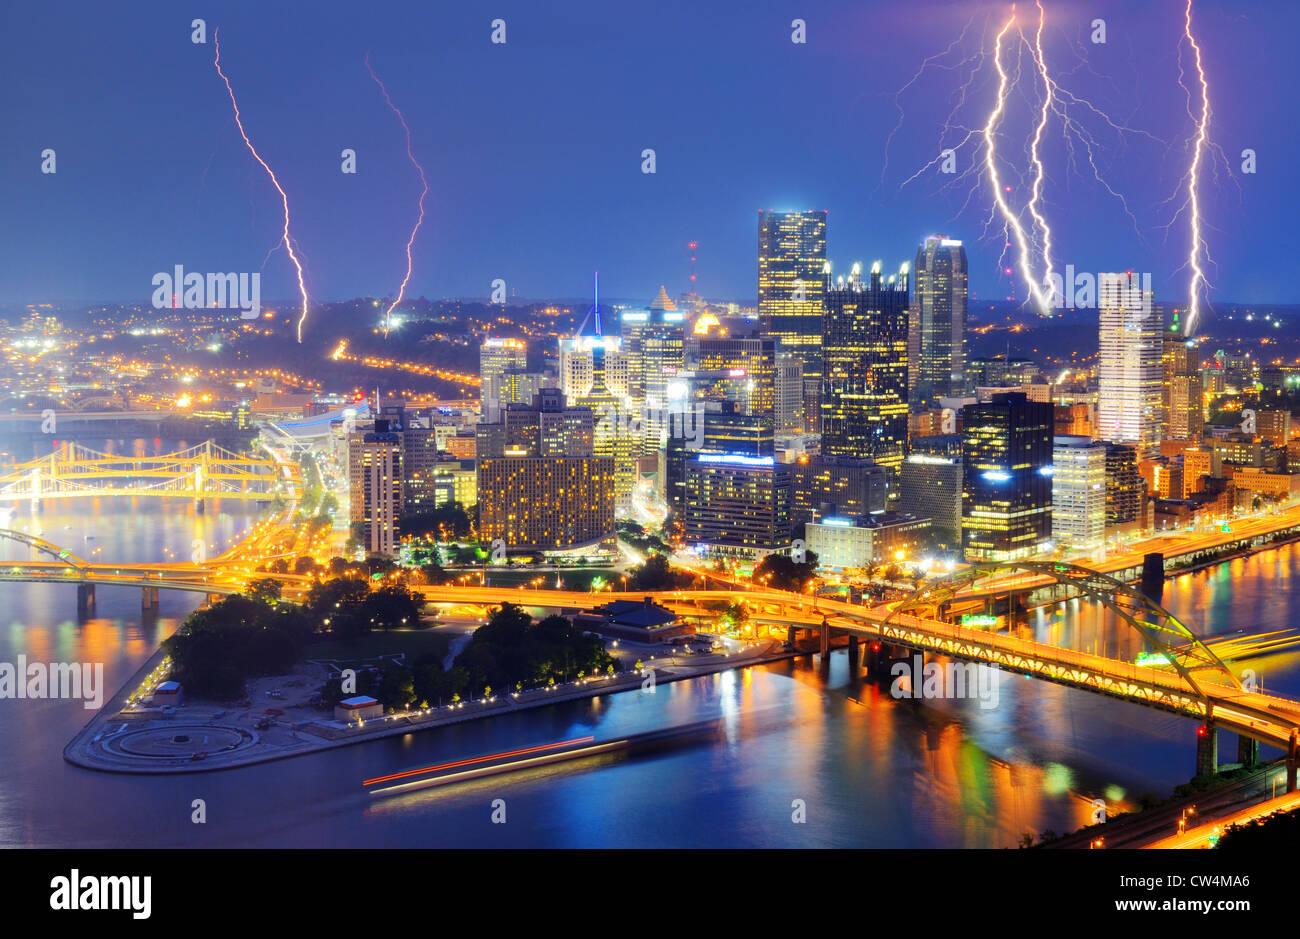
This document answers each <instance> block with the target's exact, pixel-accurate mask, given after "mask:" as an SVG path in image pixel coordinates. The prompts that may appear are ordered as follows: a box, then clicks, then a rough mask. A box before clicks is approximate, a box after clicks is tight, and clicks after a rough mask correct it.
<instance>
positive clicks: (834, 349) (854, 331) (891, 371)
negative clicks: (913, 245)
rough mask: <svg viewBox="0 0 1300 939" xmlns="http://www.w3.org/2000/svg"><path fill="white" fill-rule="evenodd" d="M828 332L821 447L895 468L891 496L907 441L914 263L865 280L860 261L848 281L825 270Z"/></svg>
mask: <svg viewBox="0 0 1300 939" xmlns="http://www.w3.org/2000/svg"><path fill="white" fill-rule="evenodd" d="M826 278H827V287H826V294H825V296H826V301H825V302H826V315H825V317H824V318H823V323H824V325H823V338H822V362H823V368H822V393H821V413H822V421H821V424H822V453H825V454H827V455H829V456H855V457H867V458H870V459H872V460H875V461H876V462H877V463H879V464H880V465H881V466H883V467H885V468H886V470H888V472H889V474H890V490H891V491H890V497H891V499H892V498H895V497H896V496H897V491H898V470H899V466H900V465H901V464H902V462H903V455H904V453H905V452H906V449H907V306H908V304H907V301H908V266H907V264H906V263H905V264H903V266H902V269H901V270H900V272H899V273H898V274H897V275H893V274H891V275H890V276H889V279H888V280H885V279H883V278H882V277H881V274H880V262H879V261H877V262H876V263H875V264H874V265H873V266H872V268H871V279H870V281H868V282H865V283H864V282H863V280H862V277H861V269H860V267H859V265H856V264H855V265H854V266H853V272H852V274H851V275H850V277H849V279H848V281H847V282H846V281H845V280H844V278H843V277H841V278H840V279H839V281H838V282H837V283H836V284H835V285H833V286H832V285H831V284H830V283H829V281H830V274H829V272H828V273H827V274H826Z"/></svg>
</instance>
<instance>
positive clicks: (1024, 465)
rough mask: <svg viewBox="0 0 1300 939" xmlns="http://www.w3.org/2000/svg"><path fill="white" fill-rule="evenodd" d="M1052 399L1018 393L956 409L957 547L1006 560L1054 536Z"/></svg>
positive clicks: (969, 554)
mask: <svg viewBox="0 0 1300 939" xmlns="http://www.w3.org/2000/svg"><path fill="white" fill-rule="evenodd" d="M1053 416H1054V412H1053V410H1052V406H1051V405H1050V404H1043V403H1041V402H1037V401H1030V400H1029V398H1028V397H1027V396H1026V395H1025V394H1024V393H1023V392H1003V393H1001V394H995V395H993V400H992V401H990V402H989V403H987V404H971V405H967V406H966V407H965V408H964V409H963V411H962V417H963V429H962V546H963V548H964V549H965V553H966V557H967V558H968V559H980V560H991V561H1012V560H1016V559H1018V558H1024V557H1029V556H1031V555H1034V554H1037V553H1039V552H1040V551H1043V550H1045V549H1046V547H1047V546H1048V544H1050V542H1051V537H1052V477H1051V472H1052V436H1053V435H1052V423H1053Z"/></svg>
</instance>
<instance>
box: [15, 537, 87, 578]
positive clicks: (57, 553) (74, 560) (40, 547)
mask: <svg viewBox="0 0 1300 939" xmlns="http://www.w3.org/2000/svg"><path fill="white" fill-rule="evenodd" d="M0 538H4V539H5V540H7V541H15V542H17V543H18V544H25V545H27V547H29V548H35V549H36V550H37V551H40V552H41V553H42V554H48V555H49V556H50V557H52V558H54V560H56V561H61V562H63V563H64V564H67V565H68V566H69V567H75V568H76V569H77V570H78V571H82V572H84V571H85V570H86V562H85V561H83V560H82V559H81V558H79V557H77V556H76V555H75V554H73V553H72V552H71V551H68V550H66V549H65V548H60V547H59V546H58V545H56V544H52V543H51V542H48V541H46V540H45V539H44V538H37V537H36V536H35V535H29V534H27V533H26V532H21V531H14V530H13V529H12V528H0Z"/></svg>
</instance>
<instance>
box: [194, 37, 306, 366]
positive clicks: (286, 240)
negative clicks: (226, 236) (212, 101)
mask: <svg viewBox="0 0 1300 939" xmlns="http://www.w3.org/2000/svg"><path fill="white" fill-rule="evenodd" d="M220 32H221V29H220V27H218V28H217V29H214V30H213V31H212V43H213V45H214V46H215V47H216V51H217V56H216V58H215V59H214V60H213V62H212V64H213V65H215V66H216V67H217V74H218V75H220V76H221V80H222V81H223V82H225V83H226V91H228V92H229V93H230V104H231V106H232V107H233V108H234V109H235V124H236V126H238V127H239V136H241V137H243V138H244V143H245V144H247V146H248V151H249V152H250V153H251V154H253V159H255V160H257V162H258V163H260V164H262V169H264V170H266V175H268V176H270V177H271V183H272V184H273V185H274V186H275V188H276V190H277V191H279V193H280V199H281V200H282V201H283V202H284V233H283V235H282V236H281V241H282V242H283V244H284V248H285V250H286V251H288V252H289V259H290V260H291V261H293V266H294V267H295V268H296V269H297V271H298V292H299V293H300V294H302V315H301V316H299V317H298V341H299V342H302V324H303V323H305V322H306V321H307V284H306V282H305V281H304V279H303V272H302V262H301V261H299V260H298V255H297V254H296V253H294V250H293V239H292V238H290V237H289V196H288V195H287V194H286V193H285V191H284V187H283V186H281V185H280V180H279V179H277V178H276V176H275V171H274V170H273V169H271V167H270V166H268V165H267V162H266V161H265V160H263V159H262V155H261V154H260V153H258V152H257V148H256V147H254V146H253V141H251V140H249V139H248V132H247V131H245V130H244V122H243V120H241V118H240V116H239V102H238V101H236V100H235V90H234V89H233V88H231V87H230V79H229V78H227V77H226V73H225V72H223V71H222V70H221V43H220V41H219V40H218V38H217V36H218V34H219V33H220ZM268 256H269V255H268ZM263 263H265V262H263Z"/></svg>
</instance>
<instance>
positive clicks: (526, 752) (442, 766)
mask: <svg viewBox="0 0 1300 939" xmlns="http://www.w3.org/2000/svg"><path fill="white" fill-rule="evenodd" d="M595 739H596V738H595V737H575V738H574V739H572V740H561V741H560V742H559V743H544V744H540V745H539V746H536V747H524V748H523V749H520V750H508V751H506V752H504V753H492V754H489V755H488V756H476V757H473V758H471V759H468V760H456V761H455V762H452V763H439V764H438V765H436V766H422V767H420V768H419V769H408V770H406V771H404V772H401V773H391V774H389V775H387V776H376V777H375V778H374V779H365V780H362V782H361V785H363V786H372V785H374V784H376V783H382V782H392V781H393V780H395V779H406V778H409V777H411V776H419V775H421V774H423V773H437V772H441V771H442V770H448V769H458V768H460V767H463V766H474V765H475V764H479V763H486V762H488V761H489V760H504V759H509V758H511V757H520V756H531V755H532V754H535V753H544V752H546V751H548V750H558V749H559V748H560V747H568V746H575V745H577V744H580V743H591V742H592V741H593V740H595Z"/></svg>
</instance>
